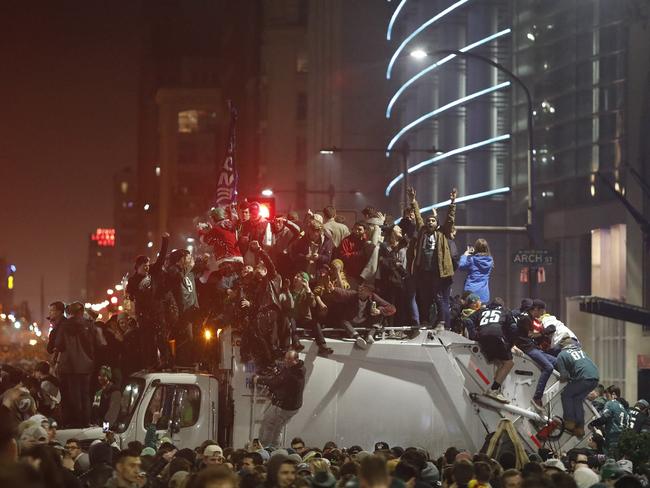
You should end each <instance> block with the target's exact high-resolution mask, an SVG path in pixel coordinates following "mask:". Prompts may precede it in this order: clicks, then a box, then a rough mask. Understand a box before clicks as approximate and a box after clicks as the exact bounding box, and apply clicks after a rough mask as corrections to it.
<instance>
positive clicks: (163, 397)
mask: <svg viewBox="0 0 650 488" xmlns="http://www.w3.org/2000/svg"><path fill="white" fill-rule="evenodd" d="M218 394H219V385H218V381H217V378H216V377H215V376H213V375H211V374H209V373H202V372H196V371H191V370H182V369H176V370H172V371H163V372H155V371H154V372H148V371H141V372H138V373H136V374H134V375H133V376H130V377H129V378H128V379H127V380H126V383H125V385H124V387H123V388H122V402H121V405H120V413H119V416H118V419H117V421H116V423H115V425H113V426H111V429H110V430H111V431H112V432H113V433H114V434H115V440H116V442H117V444H118V446H119V447H120V448H125V447H126V445H127V444H128V443H129V442H131V441H136V440H137V441H140V442H143V443H144V441H145V436H146V433H147V427H148V426H149V425H151V424H152V420H153V414H154V412H160V413H161V416H160V419H159V420H158V421H157V422H156V433H157V435H158V438H159V439H160V438H164V437H167V438H169V439H170V440H171V442H173V443H174V444H175V445H183V446H198V445H199V444H201V442H203V441H204V440H205V439H216V438H217V427H218V420H217V419H218V415H217V414H218ZM104 437H105V432H104V431H103V429H102V428H101V427H88V428H86V429H66V430H60V431H59V432H58V433H57V438H58V439H59V440H60V441H62V442H65V440H67V439H70V438H76V439H78V440H79V441H80V442H81V443H82V445H87V444H90V443H91V442H92V441H93V440H95V439H103V438H104Z"/></svg>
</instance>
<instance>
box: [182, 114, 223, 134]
mask: <svg viewBox="0 0 650 488" xmlns="http://www.w3.org/2000/svg"><path fill="white" fill-rule="evenodd" d="M216 123H217V114H216V113H215V112H208V111H205V110H183V111H181V112H178V132H180V133H182V134H191V133H194V132H212V131H214V130H215V129H216V125H217V124H216Z"/></svg>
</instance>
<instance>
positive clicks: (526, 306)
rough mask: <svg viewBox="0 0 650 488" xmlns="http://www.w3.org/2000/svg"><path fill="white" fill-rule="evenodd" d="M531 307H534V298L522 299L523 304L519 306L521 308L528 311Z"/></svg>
mask: <svg viewBox="0 0 650 488" xmlns="http://www.w3.org/2000/svg"><path fill="white" fill-rule="evenodd" d="M531 308H533V300H531V299H530V298H524V299H523V300H522V301H521V305H520V306H519V310H521V311H522V312H527V311H528V310H530V309H531Z"/></svg>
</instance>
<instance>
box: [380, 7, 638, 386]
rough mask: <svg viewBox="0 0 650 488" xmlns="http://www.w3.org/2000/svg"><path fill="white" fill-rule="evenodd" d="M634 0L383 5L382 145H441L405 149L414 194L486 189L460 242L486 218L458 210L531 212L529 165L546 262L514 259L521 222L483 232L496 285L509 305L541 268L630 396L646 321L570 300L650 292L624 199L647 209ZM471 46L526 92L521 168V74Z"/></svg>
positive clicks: (440, 195) (520, 217)
mask: <svg viewBox="0 0 650 488" xmlns="http://www.w3.org/2000/svg"><path fill="white" fill-rule="evenodd" d="M632 4H633V2H630V3H629V4H626V8H621V5H620V2H610V1H604V0H603V1H598V0H596V1H593V0H569V1H565V0H548V1H544V2H540V1H536V0H518V1H516V2H515V1H506V0H490V1H480V2H479V1H476V2H474V1H468V0H439V1H433V2H430V1H419V0H405V1H401V2H398V3H396V4H395V5H394V6H393V10H392V13H391V16H390V18H389V20H388V21H387V27H388V36H387V37H389V41H388V43H389V45H390V46H391V51H392V55H391V61H390V63H389V64H388V69H387V72H386V76H387V78H389V79H388V81H387V83H388V84H390V85H391V86H392V87H393V93H392V94H391V96H390V97H389V100H390V101H389V103H388V105H387V116H389V117H390V119H391V120H397V121H398V127H397V129H396V131H395V133H394V135H393V136H391V138H390V139H389V141H390V142H389V147H392V148H399V145H400V144H403V143H408V145H409V146H410V147H411V148H420V149H426V148H429V147H432V146H433V147H435V148H436V150H437V153H436V154H435V155H426V154H417V153H413V152H411V153H410V154H409V166H410V169H411V173H410V174H409V183H410V184H413V185H414V186H415V187H416V189H417V190H418V196H419V200H420V203H421V204H422V205H423V206H427V205H431V204H436V203H438V202H443V201H444V200H445V199H446V198H447V193H448V191H449V189H450V188H451V187H452V186H456V187H457V188H458V190H459V195H460V196H472V195H478V196H481V199H480V200H474V201H471V200H470V201H466V202H463V203H462V204H461V205H459V208H458V214H457V224H458V225H459V233H458V236H457V244H458V247H459V248H460V249H461V252H462V249H463V247H464V245H465V244H471V243H472V241H473V239H474V238H476V237H478V236H479V235H481V234H482V233H481V232H475V231H471V229H463V227H462V226H506V225H507V226H512V227H521V226H525V225H526V224H527V207H528V204H529V199H528V183H529V181H532V200H531V201H532V202H533V203H534V212H533V217H534V219H533V223H534V224H535V225H534V226H533V227H532V231H533V232H532V237H533V240H532V242H534V244H535V246H536V248H537V249H538V250H540V251H545V252H546V253H547V255H548V256H551V257H552V261H553V264H551V265H542V266H540V265H537V264H533V265H530V264H529V265H527V266H522V265H521V264H515V263H514V262H513V255H514V254H516V253H517V251H518V250H520V249H526V248H528V247H529V246H530V244H531V241H529V236H527V235H526V233H524V232H508V233H504V232H500V233H490V234H488V235H486V234H483V236H485V237H487V238H488V240H489V242H490V244H491V249H492V252H493V254H494V256H495V260H496V269H495V271H494V273H493V275H492V279H491V289H492V293H493V295H500V296H503V297H505V298H506V301H507V302H508V303H509V304H511V305H513V306H514V305H516V304H518V303H519V300H520V299H521V298H522V297H524V296H526V294H527V293H528V292H529V289H528V284H527V283H522V282H521V281H527V280H528V281H533V282H535V286H534V287H533V288H532V289H533V290H534V292H535V294H536V296H537V297H539V298H543V299H544V300H545V301H546V302H547V305H548V309H549V311H550V312H552V313H554V314H556V315H558V316H560V317H562V318H564V319H565V320H568V321H569V325H570V326H572V325H573V326H574V327H575V328H576V329H579V331H580V333H581V335H582V337H581V339H584V341H583V344H585V347H586V348H587V350H588V351H589V352H590V353H591V354H592V355H593V356H594V358H595V359H596V360H597V361H598V362H600V363H601V364H602V378H603V380H604V381H607V382H615V383H618V384H620V385H621V386H622V387H624V389H625V391H626V395H627V396H628V397H630V398H635V397H636V395H637V383H638V381H637V369H636V363H637V361H636V359H634V358H637V356H638V355H639V354H641V351H642V350H643V349H642V348H643V347H646V348H647V347H648V344H649V343H650V337H647V336H644V332H643V329H642V328H641V326H639V325H637V324H631V323H626V322H623V321H622V320H614V319H604V318H602V317H601V318H598V317H596V316H591V315H588V314H586V313H584V312H579V311H578V303H579V301H580V300H579V299H577V298H576V299H568V300H567V297H572V296H573V297H575V296H581V295H598V296H602V297H604V298H609V299H614V300H618V301H621V302H627V303H632V304H636V305H643V304H644V303H645V305H646V306H647V305H648V303H649V302H648V286H647V278H644V276H647V275H648V253H647V249H646V250H644V249H643V236H642V232H641V230H640V226H639V224H638V223H637V222H636V221H635V220H634V218H632V217H631V214H630V213H629V212H626V209H625V206H624V205H623V202H622V201H621V200H622V199H621V197H624V198H627V199H629V202H630V203H632V204H633V205H634V206H635V207H636V208H637V209H638V210H639V213H643V210H644V209H645V210H646V214H647V209H648V197H649V196H650V195H648V194H647V193H646V194H645V196H644V195H643V192H642V188H641V187H642V186H643V183H639V182H638V181H635V179H634V178H633V177H632V172H633V171H636V173H637V174H639V175H640V176H641V178H644V177H645V178H646V179H647V174H648V169H647V163H645V161H647V155H648V147H647V144H645V142H644V141H645V139H644V137H643V134H644V133H646V132H647V129H648V122H647V120H648V119H647V111H648V103H647V99H648V95H649V94H650V92H649V90H648V87H647V81H646V80H647V77H648V73H649V62H648V60H647V59H646V58H647V57H648V56H647V55H646V54H645V52H642V51H643V49H644V46H646V45H647V42H648V40H647V36H648V34H647V29H645V30H644V28H643V27H644V24H647V20H644V19H647V18H648V16H647V15H646V14H647V12H646V11H645V10H644V9H646V10H647V7H644V6H641V5H638V4H634V5H632ZM634 8H636V9H637V10H634ZM639 9H640V10H639ZM635 12H636V13H635ZM645 27H647V25H646V26H645ZM444 50H460V51H462V52H463V53H465V54H461V55H458V56H452V55H451V54H450V53H448V52H444ZM475 55H478V56H482V57H484V58H487V59H489V60H491V61H494V62H497V63H500V64H501V65H502V66H503V67H505V68H506V69H507V70H511V71H512V72H513V73H514V74H515V75H516V76H517V77H518V78H519V80H520V81H522V82H523V83H524V84H525V85H526V87H527V88H528V89H529V91H530V93H531V94H532V105H533V107H532V118H533V127H534V130H533V135H534V137H533V140H534V144H533V149H534V156H533V158H532V179H530V180H529V174H528V153H529V147H530V146H529V141H528V116H529V110H528V103H527V99H526V97H525V93H524V91H523V90H522V89H521V88H520V87H519V85H518V80H517V79H514V78H512V77H511V76H510V75H509V74H508V73H507V72H506V71H504V70H500V69H497V68H495V67H493V66H491V65H490V64H489V63H488V62H486V61H485V60H480V59H476V56H475ZM639 59H641V60H642V61H639ZM597 173H598V174H600V175H602V177H601V176H598V175H597ZM385 181H386V185H385V186H387V193H388V194H389V195H390V196H391V202H392V205H393V206H395V205H397V203H398V202H399V201H400V198H399V194H400V190H401V188H402V185H403V180H402V178H401V175H399V174H398V172H394V173H393V174H391V175H389V176H388V177H387V178H386V179H385ZM610 187H611V188H610ZM485 192H493V193H494V194H492V195H490V194H488V195H487V196H486V195H485ZM617 193H618V196H617ZM495 194H496V195H495ZM462 279H463V277H462V275H460V274H459V275H458V276H457V278H456V283H455V285H454V291H455V292H457V291H459V290H460V287H461V286H462ZM644 280H645V283H644ZM626 358H627V361H626ZM630 358H633V359H632V360H631V361H630ZM639 358H640V356H639ZM639 361H640V362H639V364H641V360H640V359H639Z"/></svg>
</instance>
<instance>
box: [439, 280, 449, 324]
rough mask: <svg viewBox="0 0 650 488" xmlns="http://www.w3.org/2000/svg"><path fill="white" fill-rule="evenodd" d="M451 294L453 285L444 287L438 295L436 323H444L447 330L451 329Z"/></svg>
mask: <svg viewBox="0 0 650 488" xmlns="http://www.w3.org/2000/svg"><path fill="white" fill-rule="evenodd" d="M450 294H451V285H449V286H446V285H444V284H443V285H442V287H441V288H440V292H439V293H438V294H437V295H436V309H437V317H436V322H444V323H445V329H447V330H449V329H451V311H450V309H449V295H450Z"/></svg>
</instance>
